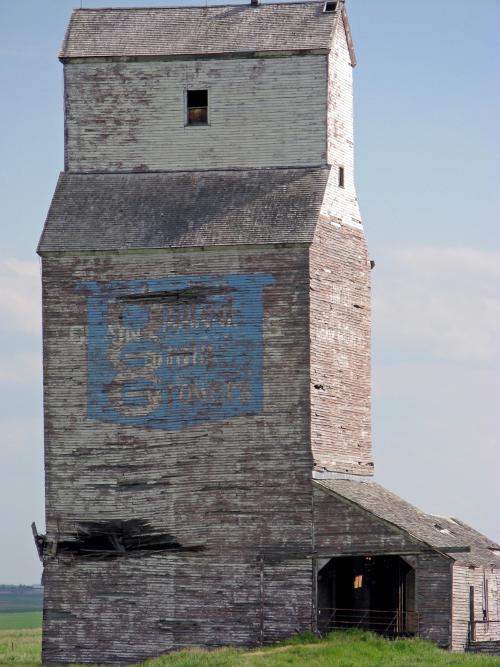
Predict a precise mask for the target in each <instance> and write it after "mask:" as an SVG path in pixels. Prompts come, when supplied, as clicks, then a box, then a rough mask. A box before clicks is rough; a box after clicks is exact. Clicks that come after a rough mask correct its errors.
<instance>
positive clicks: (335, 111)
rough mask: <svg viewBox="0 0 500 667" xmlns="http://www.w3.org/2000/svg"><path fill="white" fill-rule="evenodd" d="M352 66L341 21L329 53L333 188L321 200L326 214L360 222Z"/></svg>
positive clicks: (329, 152)
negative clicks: (341, 179) (341, 174)
mask: <svg viewBox="0 0 500 667" xmlns="http://www.w3.org/2000/svg"><path fill="white" fill-rule="evenodd" d="M352 75H353V68H352V65H351V58H350V55H349V49H348V46H347V39H346V34H345V31H344V29H343V24H342V21H340V22H339V24H338V25H337V29H336V31H335V36H334V40H333V45H332V50H331V52H330V54H329V56H328V112H327V132H328V164H331V165H332V167H333V169H332V187H331V188H330V189H329V191H328V193H327V197H328V198H327V200H326V201H325V203H324V210H325V213H329V214H331V215H333V216H335V217H336V218H338V219H340V220H341V221H343V222H345V223H354V224H358V223H360V221H361V215H360V212H359V206H358V200H357V195H356V187H355V183H354V131H353V80H352V79H353V76H352ZM340 167H343V168H344V187H343V188H342V187H338V177H339V168H340Z"/></svg>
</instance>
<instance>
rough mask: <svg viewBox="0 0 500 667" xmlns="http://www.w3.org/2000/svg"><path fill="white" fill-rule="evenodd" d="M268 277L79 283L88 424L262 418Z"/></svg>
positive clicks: (166, 425)
mask: <svg viewBox="0 0 500 667" xmlns="http://www.w3.org/2000/svg"><path fill="white" fill-rule="evenodd" d="M272 282H273V278H272V277H271V276H270V275H269V274H259V273H257V274H243V275H226V276H222V277H213V276H184V277H176V278H160V279H154V280H131V281H114V282H106V283H99V282H84V283H80V285H79V289H80V290H84V291H85V292H86V294H87V325H88V346H87V353H88V410H87V413H88V416H89V417H90V418H92V419H97V420H100V421H110V422H116V423H121V424H129V425H132V426H145V427H149V428H163V429H178V428H184V427H187V426H193V425H196V424H199V423H203V422H206V421H213V420H220V419H226V418H229V417H234V416H238V415H249V414H255V413H258V412H261V411H262V405H263V389H262V365H263V331H262V326H263V322H262V321H263V304H262V295H263V288H264V287H265V286H266V285H269V284H271V283H272Z"/></svg>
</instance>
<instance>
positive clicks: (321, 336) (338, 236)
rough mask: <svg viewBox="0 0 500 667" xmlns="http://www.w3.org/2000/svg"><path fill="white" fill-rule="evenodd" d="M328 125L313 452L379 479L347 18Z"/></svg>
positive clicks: (331, 83) (319, 459)
mask: <svg viewBox="0 0 500 667" xmlns="http://www.w3.org/2000/svg"><path fill="white" fill-rule="evenodd" d="M327 120H328V123H327V133H328V161H329V163H330V164H331V165H332V171H331V175H330V179H329V183H328V187H327V189H326V192H325V197H324V201H323V205H322V209H321V216H320V220H319V224H318V226H317V229H316V234H315V236H314V241H313V244H312V246H311V268H310V271H311V313H310V322H311V324H310V326H311V439H312V450H313V457H314V463H315V467H316V469H318V470H327V471H336V472H346V473H354V474H358V475H372V474H373V461H372V452H371V370H370V365H371V347H370V323H371V313H370V262H369V258H368V251H367V247H366V241H365V237H364V233H363V228H362V226H361V224H360V214H359V208H358V205H357V199H356V190H355V187H354V174H353V167H354V160H353V120H352V66H351V60H350V56H349V50H348V47H347V40H346V35H345V31H344V29H343V24H342V21H340V22H339V24H338V26H337V29H336V31H335V38H334V43H333V48H332V52H331V54H330V55H329V57H328V117H327ZM340 167H343V169H344V187H341V186H340V185H339V168H340Z"/></svg>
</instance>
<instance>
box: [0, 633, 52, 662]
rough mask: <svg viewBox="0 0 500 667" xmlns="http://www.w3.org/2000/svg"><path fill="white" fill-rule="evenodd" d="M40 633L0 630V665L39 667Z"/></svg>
mask: <svg viewBox="0 0 500 667" xmlns="http://www.w3.org/2000/svg"><path fill="white" fill-rule="evenodd" d="M41 641H42V631H41V630H40V629H38V630H0V665H2V666H3V665H23V667H39V666H40V665H41V664H42V663H41V662H40V646H41Z"/></svg>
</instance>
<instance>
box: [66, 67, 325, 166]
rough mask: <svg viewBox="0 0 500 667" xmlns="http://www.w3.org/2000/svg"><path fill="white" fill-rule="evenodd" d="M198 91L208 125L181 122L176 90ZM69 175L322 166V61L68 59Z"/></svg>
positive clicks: (182, 101) (180, 96)
mask: <svg viewBox="0 0 500 667" xmlns="http://www.w3.org/2000/svg"><path fill="white" fill-rule="evenodd" d="M187 88H195V89H196V88H208V90H209V97H210V126H208V127H206V126H205V127H186V126H185V90H186V89H187ZM65 90H66V132H67V145H66V151H67V152H66V155H67V168H68V169H69V170H70V171H84V172H85V171H134V170H136V171H146V170H162V171H163V170H166V171H168V170H199V169H221V168H237V167H243V168H244V167H250V168H251V167H263V166H264V167H266V166H269V167H271V166H278V167H279V166H297V167H299V166H308V165H321V164H325V163H326V157H327V156H326V143H327V141H326V91H327V57H326V56H325V55H307V56H294V57H278V58H257V59H255V58H238V59H219V60H217V59H206V60H185V61H142V62H97V61H95V62H89V63H81V62H78V63H76V62H70V63H67V64H66V65H65Z"/></svg>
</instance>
